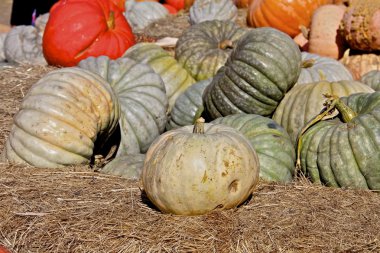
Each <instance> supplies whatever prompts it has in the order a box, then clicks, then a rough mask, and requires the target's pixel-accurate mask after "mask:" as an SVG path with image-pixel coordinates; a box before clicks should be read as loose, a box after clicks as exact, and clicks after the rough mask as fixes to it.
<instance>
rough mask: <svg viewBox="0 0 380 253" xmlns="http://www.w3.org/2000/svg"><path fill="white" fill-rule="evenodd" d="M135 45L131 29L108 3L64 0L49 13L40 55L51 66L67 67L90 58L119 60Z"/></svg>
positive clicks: (98, 0) (113, 6)
mask: <svg viewBox="0 0 380 253" xmlns="http://www.w3.org/2000/svg"><path fill="white" fill-rule="evenodd" d="M134 44H135V38H134V35H133V33H132V30H131V27H130V26H129V24H128V22H127V20H126V19H125V17H124V16H123V13H122V12H121V10H120V9H118V7H117V6H116V5H114V4H113V3H112V2H110V1H109V0H91V1H83V0H65V1H58V2H57V3H56V4H54V6H53V7H52V8H51V10H50V18H49V21H48V22H47V24H46V28H45V32H44V37H43V53H44V56H45V58H46V61H47V62H48V63H49V64H50V65H56V66H63V67H70V66H75V65H77V64H78V63H79V62H80V61H81V60H82V59H85V58H87V57H89V56H94V57H96V56H100V55H106V56H108V57H109V58H111V59H116V58H119V57H121V56H122V55H123V53H124V52H125V51H126V50H127V49H128V48H129V47H131V46H132V45H134Z"/></svg>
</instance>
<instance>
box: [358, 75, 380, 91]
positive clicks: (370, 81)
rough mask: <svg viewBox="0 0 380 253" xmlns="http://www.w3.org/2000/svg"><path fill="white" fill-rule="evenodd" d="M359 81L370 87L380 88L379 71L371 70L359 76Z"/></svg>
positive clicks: (377, 89)
mask: <svg viewBox="0 0 380 253" xmlns="http://www.w3.org/2000/svg"><path fill="white" fill-rule="evenodd" d="M360 82H362V83H365V84H367V85H368V86H369V87H371V88H372V89H374V90H376V91H379V90H380V71H379V70H372V71H370V72H368V73H366V74H364V75H363V76H362V77H361V78H360Z"/></svg>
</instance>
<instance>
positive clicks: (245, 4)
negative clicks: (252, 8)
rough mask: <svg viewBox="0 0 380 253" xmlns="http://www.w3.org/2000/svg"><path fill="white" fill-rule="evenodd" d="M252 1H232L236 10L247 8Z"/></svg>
mask: <svg viewBox="0 0 380 253" xmlns="http://www.w3.org/2000/svg"><path fill="white" fill-rule="evenodd" d="M252 2H253V0H234V4H235V5H236V7H238V8H248V7H249V5H250V4H251V3H252Z"/></svg>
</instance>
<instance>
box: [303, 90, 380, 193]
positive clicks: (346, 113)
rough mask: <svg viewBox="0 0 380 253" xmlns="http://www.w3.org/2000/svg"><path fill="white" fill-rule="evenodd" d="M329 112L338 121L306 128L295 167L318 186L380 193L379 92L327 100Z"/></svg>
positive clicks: (315, 122)
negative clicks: (336, 114) (333, 113)
mask: <svg viewBox="0 0 380 253" xmlns="http://www.w3.org/2000/svg"><path fill="white" fill-rule="evenodd" d="M332 110H337V111H338V112H339V116H340V117H338V118H336V119H334V120H332V121H331V120H329V121H322V122H318V118H320V117H321V116H323V115H318V116H317V117H315V119H313V123H314V125H312V126H311V127H310V126H306V127H305V129H304V132H303V134H302V135H301V136H300V142H299V152H298V154H299V156H298V163H297V165H300V166H301V168H302V171H303V172H304V173H305V174H306V175H307V176H308V177H309V178H310V179H311V181H312V182H315V183H318V184H324V185H327V186H331V187H346V188H347V187H348V188H362V189H371V190H377V191H378V190H380V167H379V164H380V150H379V147H380V138H379V137H380V136H379V135H380V132H379V129H380V122H379V119H380V92H373V93H357V94H352V95H350V96H348V97H344V98H341V99H339V98H338V97H334V96H332V97H329V101H328V103H327V105H326V108H325V113H327V112H329V111H332Z"/></svg>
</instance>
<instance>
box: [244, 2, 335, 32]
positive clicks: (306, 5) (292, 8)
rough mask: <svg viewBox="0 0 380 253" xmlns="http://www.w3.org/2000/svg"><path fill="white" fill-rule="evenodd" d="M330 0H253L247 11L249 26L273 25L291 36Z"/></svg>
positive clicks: (306, 25)
mask: <svg viewBox="0 0 380 253" xmlns="http://www.w3.org/2000/svg"><path fill="white" fill-rule="evenodd" d="M327 3H330V0H255V1H253V2H252V4H251V5H250V7H249V9H248V13H247V23H248V26H251V27H273V28H276V29H278V30H280V31H282V32H284V33H287V34H288V35H289V36H291V37H295V36H296V35H297V34H299V33H300V27H301V26H305V27H309V25H310V21H311V17H312V15H313V12H314V11H315V10H316V9H317V8H318V7H319V6H321V5H323V4H327Z"/></svg>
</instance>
